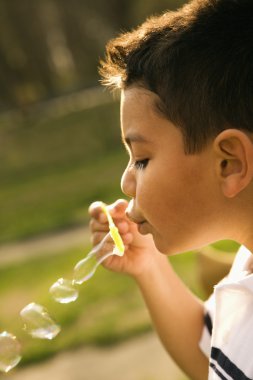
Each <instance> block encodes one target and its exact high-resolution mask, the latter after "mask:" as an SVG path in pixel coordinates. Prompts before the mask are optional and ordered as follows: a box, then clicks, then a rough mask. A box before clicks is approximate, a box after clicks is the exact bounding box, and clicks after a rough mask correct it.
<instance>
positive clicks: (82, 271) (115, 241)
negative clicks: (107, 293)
mask: <svg viewBox="0 0 253 380" xmlns="http://www.w3.org/2000/svg"><path fill="white" fill-rule="evenodd" d="M101 206H102V210H103V211H104V212H105V214H106V215H107V219H108V222H109V230H110V231H109V233H108V234H107V235H106V236H105V237H104V239H103V240H102V241H101V242H100V243H99V244H98V245H97V246H96V247H94V248H93V249H92V250H91V251H90V252H89V253H88V254H87V256H86V257H85V258H83V259H82V260H80V261H79V262H78V263H76V265H75V267H74V270H73V278H72V279H71V280H67V279H64V278H59V279H58V280H57V281H56V282H55V283H53V284H52V285H51V287H50V288H49V293H50V295H51V296H52V298H53V299H54V301H56V302H58V303H61V304H68V303H71V302H74V301H76V300H77V298H78V293H79V292H78V290H77V288H76V286H78V285H81V284H83V283H84V282H85V281H88V280H89V279H90V278H91V277H92V276H93V275H94V274H95V272H96V270H97V268H98V267H99V265H100V264H101V263H102V262H103V261H104V260H105V259H107V258H108V257H109V256H112V255H118V256H123V254H124V244H123V242H122V239H121V237H120V234H119V232H118V229H117V227H116V226H115V225H114V223H113V220H112V218H111V216H110V214H109V212H108V210H107V208H106V206H105V205H104V204H101ZM20 317H21V319H22V321H23V323H24V330H25V331H26V332H27V333H28V334H29V335H30V336H32V337H33V338H37V339H48V340H52V339H54V338H55V337H56V336H57V335H58V334H59V333H60V331H61V328H60V326H59V325H58V324H57V323H56V322H55V321H54V319H53V318H52V317H51V316H50V315H49V313H48V311H47V310H46V308H45V307H44V306H42V305H39V304H37V303H35V302H32V303H29V304H28V305H26V306H25V307H24V308H23V309H22V310H21V311H20ZM21 358H22V357H21V344H20V343H19V342H18V340H17V338H16V337H15V336H14V335H12V334H10V333H8V332H6V331H3V332H2V333H0V371H2V372H8V371H10V370H11V369H12V368H14V367H15V366H16V365H17V364H18V363H19V362H20V360H21Z"/></svg>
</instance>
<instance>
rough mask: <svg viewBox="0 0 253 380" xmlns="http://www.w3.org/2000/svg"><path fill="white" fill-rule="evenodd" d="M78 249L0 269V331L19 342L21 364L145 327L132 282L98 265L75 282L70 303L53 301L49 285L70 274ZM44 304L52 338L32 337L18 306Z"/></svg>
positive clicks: (122, 336) (81, 252)
mask: <svg viewBox="0 0 253 380" xmlns="http://www.w3.org/2000/svg"><path fill="white" fill-rule="evenodd" d="M88 250H89V247H86V249H85V250H83V249H81V248H80V247H79V248H78V247H77V248H76V249H71V250H69V251H66V252H63V253H62V254H56V255H51V256H48V255H47V256H46V257H40V258H38V259H33V260H31V259H30V260H29V261H27V262H25V263H23V264H18V265H11V266H9V267H6V268H2V269H1V270H0V279H1V281H0V284H1V286H0V297H1V315H0V326H1V330H7V331H10V332H12V333H14V334H15V335H16V336H17V337H18V339H19V340H20V341H21V343H22V346H23V361H22V363H23V364H26V363H29V362H32V361H37V360H41V359H43V358H45V357H48V356H50V355H52V354H54V353H56V352H58V351H59V350H63V349H70V348H74V347H77V346H79V345H83V344H89V345H90V344H92V345H105V344H106V345H108V344H112V343H116V342H118V341H120V340H122V339H126V338H128V337H131V336H133V335H136V334H139V333H142V332H145V331H148V330H150V328H151V326H150V322H149V319H148V316H147V312H146V310H145V308H144V305H143V301H142V299H141V296H140V294H139V292H138V290H137V287H136V285H135V283H134V281H133V280H131V279H130V278H129V277H127V276H122V275H117V274H113V273H111V272H108V271H106V270H104V269H103V268H99V269H98V270H97V273H96V274H95V276H94V277H93V278H92V279H91V280H90V281H88V282H87V283H84V284H83V285H81V286H79V287H78V289H79V290H80V294H79V298H78V300H77V301H76V302H74V303H70V304H66V305H63V304H59V303H57V302H55V301H54V300H53V299H52V298H51V296H50V294H49V292H48V289H49V287H50V286H51V285H52V284H53V282H55V281H56V280H57V279H58V278H60V277H64V278H72V269H73V267H74V265H75V264H76V262H77V261H79V260H80V259H81V258H83V257H84V256H85V255H86V253H87V252H88ZM30 302H36V303H39V304H42V305H44V306H45V307H46V308H47V309H48V311H49V313H50V315H51V316H53V317H54V318H55V320H56V321H57V322H58V323H59V324H60V325H61V327H62V331H61V333H60V334H59V335H58V336H57V337H56V338H55V339H54V340H53V341H43V340H38V339H32V338H31V337H30V336H29V335H28V334H26V333H25V332H24V331H23V330H22V321H21V319H20V317H19V312H20V310H21V309H22V308H23V307H24V306H25V305H26V304H28V303H30Z"/></svg>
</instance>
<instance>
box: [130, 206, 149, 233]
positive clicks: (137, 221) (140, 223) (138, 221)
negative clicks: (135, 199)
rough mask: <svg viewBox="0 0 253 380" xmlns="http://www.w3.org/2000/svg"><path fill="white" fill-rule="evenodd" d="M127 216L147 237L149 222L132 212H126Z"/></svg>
mask: <svg viewBox="0 0 253 380" xmlns="http://www.w3.org/2000/svg"><path fill="white" fill-rule="evenodd" d="M126 215H127V217H128V219H130V220H131V222H133V223H135V224H137V227H138V231H139V232H140V233H141V234H143V235H145V234H147V233H148V231H147V226H148V222H147V221H146V220H145V219H141V218H139V217H137V216H136V215H135V214H134V213H132V212H128V211H127V212H126Z"/></svg>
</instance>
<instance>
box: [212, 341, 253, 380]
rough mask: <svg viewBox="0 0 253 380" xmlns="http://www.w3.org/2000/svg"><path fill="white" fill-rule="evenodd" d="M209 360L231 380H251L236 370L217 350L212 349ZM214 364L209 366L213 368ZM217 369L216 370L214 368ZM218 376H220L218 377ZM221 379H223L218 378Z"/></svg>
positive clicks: (238, 369)
mask: <svg viewBox="0 0 253 380" xmlns="http://www.w3.org/2000/svg"><path fill="white" fill-rule="evenodd" d="M211 358H212V359H213V360H214V361H216V362H217V363H218V365H219V367H220V368H222V369H223V371H224V372H225V373H227V374H228V375H229V376H230V377H232V379H236V380H252V379H250V378H249V377H247V376H246V375H245V374H244V373H243V372H242V370H240V368H238V367H237V366H236V365H235V364H234V363H233V362H232V361H231V360H230V359H229V358H228V357H227V356H226V355H225V354H224V353H223V352H222V351H221V350H220V349H219V348H216V347H212V350H211ZM214 366H215V364H213V365H211V367H212V368H214ZM216 369H217V368H216ZM219 376H220V375H219ZM220 378H221V379H223V377H220Z"/></svg>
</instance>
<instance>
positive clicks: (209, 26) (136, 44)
mask: <svg viewBox="0 0 253 380" xmlns="http://www.w3.org/2000/svg"><path fill="white" fill-rule="evenodd" d="M101 74H102V77H103V78H104V83H105V84H109V85H111V86H113V87H119V88H124V89H125V88H128V87H129V86H131V85H139V86H142V87H144V88H146V89H149V90H151V91H152V92H154V93H156V94H157V95H158V96H159V100H158V101H157V104H156V105H155V106H156V108H157V110H158V111H159V112H161V113H162V114H164V115H165V117H166V118H168V119H169V120H170V121H171V122H173V124H174V125H176V126H178V127H179V128H180V129H181V132H182V133H183V136H184V140H185V150H186V152H188V153H195V152H198V151H200V150H201V149H202V148H203V147H204V146H205V145H206V143H207V142H208V140H209V139H212V138H213V137H215V136H216V135H217V134H218V133H219V132H220V131H222V130H223V129H226V128H231V127H232V128H238V129H244V130H247V131H250V132H253V107H252V104H253V1H252V0H194V1H192V2H190V3H189V4H186V5H185V6H184V7H183V8H181V9H179V10H178V11H176V12H166V13H164V14H163V15H161V16H158V17H152V18H150V19H148V20H147V21H146V22H144V23H143V24H142V25H141V26H140V27H139V28H137V29H136V30H134V31H132V32H130V33H125V34H122V35H121V36H119V37H118V38H116V39H114V40H112V41H110V42H109V43H108V45H107V56H106V60H105V61H104V62H102V65H101Z"/></svg>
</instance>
